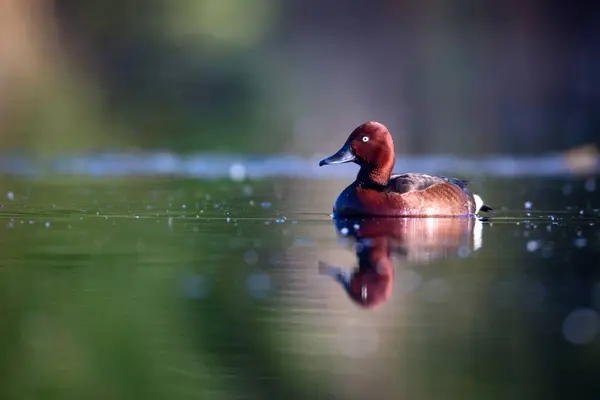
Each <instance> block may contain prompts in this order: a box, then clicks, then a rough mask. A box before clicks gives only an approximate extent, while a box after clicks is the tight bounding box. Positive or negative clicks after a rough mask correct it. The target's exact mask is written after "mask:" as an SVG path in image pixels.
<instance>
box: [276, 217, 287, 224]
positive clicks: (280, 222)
mask: <svg viewBox="0 0 600 400" xmlns="http://www.w3.org/2000/svg"><path fill="white" fill-rule="evenodd" d="M275 222H276V223H278V224H283V223H284V222H285V217H284V218H277V219H276V220H275Z"/></svg>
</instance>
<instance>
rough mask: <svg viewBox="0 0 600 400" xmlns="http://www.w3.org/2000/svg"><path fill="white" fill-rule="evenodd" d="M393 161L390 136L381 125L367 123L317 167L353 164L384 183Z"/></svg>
mask: <svg viewBox="0 0 600 400" xmlns="http://www.w3.org/2000/svg"><path fill="white" fill-rule="evenodd" d="M394 160H395V154H394V143H393V141H392V135H390V132H389V131H388V129H387V128H386V127H385V125H383V124H382V123H379V122H375V121H369V122H365V123H364V124H362V125H360V126H359V127H357V128H356V129H354V131H352V133H351V134H350V136H348V139H347V140H346V142H345V143H344V145H343V146H342V147H341V148H340V149H339V150H338V151H337V153H335V154H334V155H332V156H329V157H327V158H325V159H323V160H321V161H320V162H319V166H323V165H332V164H343V163H347V162H355V163H356V164H358V165H360V166H361V168H363V169H366V170H367V172H369V175H371V178H372V179H373V180H374V181H376V182H380V181H381V183H386V182H387V180H388V179H389V175H391V173H392V169H393V168H394ZM371 172H374V173H372V174H371Z"/></svg>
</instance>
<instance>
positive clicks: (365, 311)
mask: <svg viewBox="0 0 600 400" xmlns="http://www.w3.org/2000/svg"><path fill="white" fill-rule="evenodd" d="M230 172H231V171H230V170H227V172H226V174H229V173H230ZM238 172H239V171H238ZM231 178H232V176H229V177H219V176H213V177H212V178H206V177H205V178H199V179H190V178H186V177H178V176H176V175H172V176H160V175H152V174H143V175H139V174H138V175H131V174H130V175H123V176H120V177H110V176H104V175H102V174H101V176H96V177H93V175H92V174H71V175H69V176H66V175H50V176H44V177H40V176H35V175H33V176H29V177H27V176H24V174H21V175H19V174H16V175H13V176H12V177H5V178H3V179H2V180H1V181H0V198H1V200H0V204H2V208H0V242H1V243H2V249H3V256H2V257H1V258H0V274H1V276H0V312H1V315H2V316H3V323H2V325H3V327H4V328H2V330H0V335H1V337H0V354H2V360H3V361H2V362H1V363H0V368H1V369H0V370H1V373H0V380H1V382H0V383H1V384H0V394H1V395H2V397H12V398H61V399H68V398H73V399H75V398H123V399H130V398H157V399H158V398H161V399H162V398H172V399H178V398H181V399H184V398H185V399H187V398H190V399H196V398H199V399H202V398H211V399H213V398H216V399H218V398H224V399H225V398H227V399H229V398H244V399H245V398H248V399H254V398H256V399H263V398H290V399H305V398H311V399H312V398H315V399H320V398H322V399H329V398H336V399H339V398H347V399H354V398H356V399H364V398H378V399H389V398H413V399H430V398H438V397H444V398H456V399H459V398H460V399H464V398H474V399H475V398H477V399H480V398H498V399H500V398H507V397H509V398H517V399H521V398H522V399H533V398H564V397H567V396H572V395H574V392H575V391H577V392H578V397H582V398H596V397H595V396H596V395H597V394H598V393H600V391H599V390H600V384H599V383H598V382H599V381H598V379H597V375H598V372H599V371H600V365H599V363H598V361H597V360H598V356H599V351H600V347H599V343H600V338H599V337H598V334H599V333H600V320H599V316H598V312H599V311H600V274H599V273H598V264H597V259H598V257H597V256H598V252H599V251H600V234H599V231H598V223H600V211H599V210H598V207H600V202H599V196H598V192H597V191H596V190H595V178H594V177H591V178H590V177H584V178H539V177H538V178H524V177H522V178H519V179H508V178H501V177H499V176H483V175H481V176H477V177H474V178H473V180H474V182H473V183H472V184H471V185H472V187H473V189H474V190H476V191H477V192H478V193H480V194H481V195H482V196H483V197H484V199H485V200H486V202H488V203H489V204H491V205H492V206H493V207H495V209H496V212H495V213H493V214H492V215H490V216H489V218H488V219H487V220H485V221H478V220H476V219H455V220H448V219H446V220H443V219H442V220H435V219H421V220H420V221H414V220H406V219H404V220H403V219H399V220H396V221H394V222H389V221H387V222H384V221H374V220H371V221H333V220H332V219H331V217H330V215H329V213H330V209H331V204H333V201H334V200H335V196H336V195H337V193H338V192H339V191H340V190H341V189H343V188H344V186H345V185H346V184H347V183H348V180H346V179H343V180H342V179H338V180H331V179H324V178H321V179H318V180H316V179H311V178H309V179H301V178H293V177H279V178H277V177H270V178H265V179H252V180H248V179H247V177H241V176H237V178H239V179H237V178H236V179H234V180H232V179H231ZM234 178H235V176H234ZM590 182H593V183H594V184H592V183H590ZM336 224H337V225H336ZM359 265H360V266H361V268H362V272H361V273H359V274H357V273H358V272H359V271H360V270H357V267H358V266H359ZM353 274H354V275H355V280H354V281H352V276H353ZM351 282H353V283H354V286H352V284H351ZM371 299H373V301H370V300H371ZM367 300H369V301H367ZM367 303H368V304H367Z"/></svg>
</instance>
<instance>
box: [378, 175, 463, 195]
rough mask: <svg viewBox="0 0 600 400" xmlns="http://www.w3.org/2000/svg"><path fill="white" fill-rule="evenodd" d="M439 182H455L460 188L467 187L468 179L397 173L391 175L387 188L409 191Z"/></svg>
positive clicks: (423, 188)
mask: <svg viewBox="0 0 600 400" xmlns="http://www.w3.org/2000/svg"><path fill="white" fill-rule="evenodd" d="M439 183H446V184H448V183H449V184H453V185H456V186H458V187H459V188H460V189H463V190H466V191H468V189H467V181H464V180H461V179H456V178H448V177H445V176H441V175H429V174H417V173H408V174H395V175H392V176H391V177H390V181H389V183H388V185H387V189H388V190H390V191H392V192H395V193H400V194H402V193H408V192H415V191H418V190H425V189H427V188H429V187H431V186H433V185H436V184H439Z"/></svg>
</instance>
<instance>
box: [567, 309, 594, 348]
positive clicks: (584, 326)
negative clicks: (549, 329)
mask: <svg viewBox="0 0 600 400" xmlns="http://www.w3.org/2000/svg"><path fill="white" fill-rule="evenodd" d="M599 328H600V324H599V321H598V313H597V312H596V311H595V310H593V309H591V308H585V307H582V308H578V309H575V310H573V311H572V312H571V313H570V314H569V315H567V317H566V318H565V319H564V321H563V323H562V331H563V336H564V337H565V339H566V340H567V341H568V342H571V343H573V344H576V345H583V344H588V343H590V342H592V341H593V340H594V339H595V338H596V335H597V334H598V329H599Z"/></svg>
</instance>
